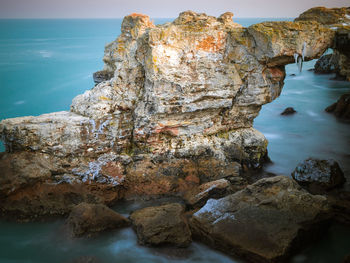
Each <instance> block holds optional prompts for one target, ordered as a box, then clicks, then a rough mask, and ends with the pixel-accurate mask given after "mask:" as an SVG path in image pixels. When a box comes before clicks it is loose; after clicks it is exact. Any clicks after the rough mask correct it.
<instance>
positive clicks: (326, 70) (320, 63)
mask: <svg viewBox="0 0 350 263" xmlns="http://www.w3.org/2000/svg"><path fill="white" fill-rule="evenodd" d="M337 60H338V59H337V58H336V56H335V55H334V54H328V55H323V56H322V57H321V58H320V59H319V60H317V62H316V64H315V70H314V72H315V73H316V74H331V73H335V72H336V70H337V68H338V65H337V64H338V63H337Z"/></svg>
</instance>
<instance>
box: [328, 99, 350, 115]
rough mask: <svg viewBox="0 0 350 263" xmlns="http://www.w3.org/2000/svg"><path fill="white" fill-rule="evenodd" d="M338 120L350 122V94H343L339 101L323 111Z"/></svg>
mask: <svg viewBox="0 0 350 263" xmlns="http://www.w3.org/2000/svg"><path fill="white" fill-rule="evenodd" d="M325 111H326V112H330V113H333V114H334V115H335V116H337V117H338V118H342V119H346V120H350V94H343V95H342V96H340V98H339V100H338V101H337V102H335V103H333V104H332V105H330V106H328V107H327V108H326V109H325Z"/></svg>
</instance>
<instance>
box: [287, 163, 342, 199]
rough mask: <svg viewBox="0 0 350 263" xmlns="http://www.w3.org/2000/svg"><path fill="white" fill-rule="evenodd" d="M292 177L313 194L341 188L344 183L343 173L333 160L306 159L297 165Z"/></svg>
mask: <svg viewBox="0 0 350 263" xmlns="http://www.w3.org/2000/svg"><path fill="white" fill-rule="evenodd" d="M292 177H293V178H294V179H295V180H296V181H297V182H298V183H299V184H300V185H301V186H304V187H305V188H306V189H308V191H309V192H311V193H313V194H322V193H324V192H325V191H327V190H330V189H332V188H335V187H339V186H341V185H342V184H343V183H344V182H345V177H344V173H343V171H342V170H341V169H340V167H339V164H338V163H337V162H336V161H334V160H331V159H330V160H320V159H315V158H308V159H306V160H305V161H303V162H301V163H299V164H298V166H297V167H296V168H295V170H294V171H293V172H292Z"/></svg>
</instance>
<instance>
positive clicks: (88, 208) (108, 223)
mask: <svg viewBox="0 0 350 263" xmlns="http://www.w3.org/2000/svg"><path fill="white" fill-rule="evenodd" d="M66 225H67V227H68V229H69V231H70V233H71V234H72V236H73V237H81V236H92V235H95V234H98V233H99V232H102V231H106V230H112V229H116V228H120V227H125V226H128V225H130V222H129V220H128V219H126V218H125V217H123V216H121V215H120V214H118V213H117V212H114V211H113V210H112V209H110V208H108V207H107V206H105V205H101V204H87V203H80V204H79V205H77V206H75V207H74V208H73V209H72V212H71V213H70V215H69V217H68V219H67V221H66Z"/></svg>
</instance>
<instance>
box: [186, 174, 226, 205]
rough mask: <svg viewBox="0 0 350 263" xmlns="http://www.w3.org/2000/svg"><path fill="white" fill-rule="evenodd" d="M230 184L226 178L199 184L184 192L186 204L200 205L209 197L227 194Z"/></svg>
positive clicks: (219, 196)
mask: <svg viewBox="0 0 350 263" xmlns="http://www.w3.org/2000/svg"><path fill="white" fill-rule="evenodd" d="M230 191H231V184H230V182H229V181H227V180H226V179H220V180H216V181H212V182H208V183H205V184H202V185H200V186H199V187H198V188H196V189H194V190H192V191H189V192H188V193H186V194H185V196H184V199H185V201H186V204H187V205H189V206H190V207H192V208H196V207H202V206H203V205H204V204H205V203H206V201H207V200H208V199H209V198H216V199H217V198H221V197H224V196H225V195H227V194H229V193H230Z"/></svg>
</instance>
